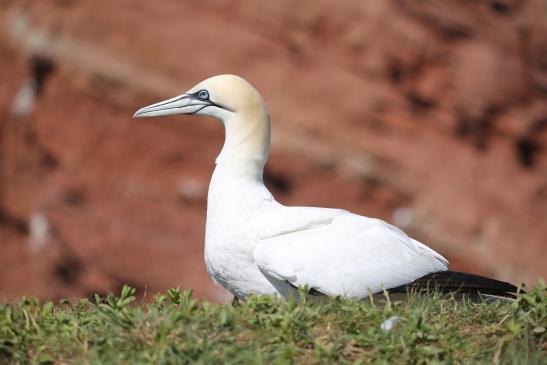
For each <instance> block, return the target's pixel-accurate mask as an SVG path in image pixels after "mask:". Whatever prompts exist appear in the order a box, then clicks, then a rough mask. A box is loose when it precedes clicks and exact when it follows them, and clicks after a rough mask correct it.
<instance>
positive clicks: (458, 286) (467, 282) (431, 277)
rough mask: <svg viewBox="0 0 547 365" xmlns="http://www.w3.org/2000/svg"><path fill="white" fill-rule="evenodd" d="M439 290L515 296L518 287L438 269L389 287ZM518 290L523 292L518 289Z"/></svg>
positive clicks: (506, 296)
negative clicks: (408, 281)
mask: <svg viewBox="0 0 547 365" xmlns="http://www.w3.org/2000/svg"><path fill="white" fill-rule="evenodd" d="M423 290H426V291H431V290H439V291H441V292H444V293H450V292H457V293H470V294H485V295H495V296H500V297H505V298H513V299H514V298H516V294H517V293H518V292H519V288H518V287H516V286H515V285H513V284H510V283H507V282H505V281H500V280H496V279H491V278H487V277H485V276H480V275H475V274H469V273H465V272H458V271H450V270H447V271H439V272H435V273H431V274H427V275H425V276H423V277H421V278H419V279H416V280H414V281H413V282H411V283H408V284H406V285H401V286H398V287H396V288H391V289H389V292H392V293H401V292H409V291H423ZM520 292H523V290H522V289H520Z"/></svg>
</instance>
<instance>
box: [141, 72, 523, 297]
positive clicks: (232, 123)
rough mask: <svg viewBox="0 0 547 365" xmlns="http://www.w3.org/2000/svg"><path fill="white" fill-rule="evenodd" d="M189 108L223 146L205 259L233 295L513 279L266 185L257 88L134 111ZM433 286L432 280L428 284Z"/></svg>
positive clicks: (204, 89) (358, 291)
mask: <svg viewBox="0 0 547 365" xmlns="http://www.w3.org/2000/svg"><path fill="white" fill-rule="evenodd" d="M171 114H195V115H205V116H211V117H214V118H216V119H218V120H220V121H221V122H222V123H223V124H224V127H225V130H226V140H225V142H224V147H223V148H222V151H221V153H220V155H219V156H218V158H217V159H216V168H215V171H214V173H213V177H212V179H211V184H210V186H209V194H208V206H207V223H206V234H205V263H206V265H207V270H208V271H209V273H210V275H211V276H212V277H213V279H214V280H215V281H216V282H218V283H220V284H221V285H222V286H223V287H224V288H226V289H227V290H229V291H230V292H232V293H233V294H234V295H235V296H237V297H239V298H241V299H245V298H246V297H247V296H248V295H249V294H252V293H254V294H275V295H281V296H283V297H289V296H295V294H296V288H298V287H304V286H306V287H307V288H308V289H309V294H310V295H328V296H341V297H348V298H364V297H366V296H368V295H369V294H371V293H372V294H374V293H379V292H382V291H383V290H384V289H386V290H391V291H394V292H401V291H406V290H407V289H408V288H422V287H425V286H427V285H429V284H430V283H434V284H439V285H440V287H441V289H443V290H460V291H461V290H464V291H471V292H477V291H480V292H484V293H490V294H497V295H503V294H505V293H507V292H514V291H515V290H516V287H514V286H512V285H510V284H507V283H503V282H500V281H497V280H493V279H488V278H483V277H480V276H476V275H472V274H464V273H457V272H451V271H447V269H448V261H447V260H446V259H445V258H444V257H443V256H441V255H440V254H438V253H437V252H435V251H434V250H432V249H431V248H429V247H427V246H426V245H424V244H423V243H421V242H418V241H416V240H414V239H412V238H410V237H408V236H407V235H406V234H405V233H404V232H403V231H401V230H400V229H398V228H396V227H395V226H392V225H390V224H388V223H386V222H384V221H382V220H380V219H374V218H368V217H364V216H360V215H357V214H353V213H350V212H348V211H345V210H341V209H327V208H312V207H287V206H284V205H282V204H280V203H278V202H277V201H276V200H275V199H274V197H273V196H272V194H271V193H270V192H269V191H268V189H267V188H266V187H265V186H264V181H263V169H264V165H265V163H266V160H267V159H268V152H269V149H270V117H269V114H268V109H267V107H266V105H265V102H264V100H263V98H262V96H261V95H260V94H259V92H258V91H257V90H256V89H255V88H254V87H253V86H252V85H251V84H249V83H248V82H247V81H245V80H244V79H242V78H241V77H238V76H234V75H221V76H215V77H211V78H209V79H207V80H204V81H202V82H200V83H199V84H197V85H196V86H194V87H193V88H191V89H190V90H188V91H187V92H185V93H183V94H182V95H180V96H177V97H175V98H172V99H168V100H165V101H162V102H159V103H156V104H152V105H150V106H147V107H144V108H141V109H139V110H138V111H137V112H136V113H135V115H134V117H135V118H140V117H153V116H160V115H171ZM431 285H433V284H431Z"/></svg>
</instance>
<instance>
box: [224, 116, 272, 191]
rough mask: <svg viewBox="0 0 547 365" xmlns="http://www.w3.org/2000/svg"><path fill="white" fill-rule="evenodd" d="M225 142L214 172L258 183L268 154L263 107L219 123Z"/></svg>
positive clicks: (266, 121) (267, 123)
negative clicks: (224, 135) (223, 132)
mask: <svg viewBox="0 0 547 365" xmlns="http://www.w3.org/2000/svg"><path fill="white" fill-rule="evenodd" d="M223 123H224V126H225V129H226V140H225V141H224V146H223V147H222V151H221V152H220V155H219V156H218V157H217V159H216V164H217V167H216V169H217V170H223V171H225V172H228V173H230V174H233V175H234V176H236V177H243V178H251V179H257V180H259V181H262V173H263V170H264V165H265V164H266V161H267V159H268V154H269V150H270V118H269V115H268V111H267V109H266V108H265V107H259V108H253V109H247V110H244V111H240V112H238V113H235V114H233V115H232V116H231V117H229V118H227V119H225V120H223Z"/></svg>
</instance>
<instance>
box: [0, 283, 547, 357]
mask: <svg viewBox="0 0 547 365" xmlns="http://www.w3.org/2000/svg"><path fill="white" fill-rule="evenodd" d="M133 294H134V290H133V289H131V288H129V287H125V288H124V289H123V290H122V292H121V294H120V295H119V296H114V295H109V296H107V297H106V298H100V297H96V298H95V300H93V301H88V300H85V299H84V300H81V301H80V302H79V303H68V302H63V303H59V304H54V303H52V302H47V303H43V304H41V303H39V302H38V301H36V300H34V299H22V300H21V301H20V302H19V303H9V304H0V364H12V363H13V364H29V363H30V364H60V363H69V364H87V363H91V364H141V363H144V364H190V363H191V364H212V363H226V364H254V363H257V364H286V363H302V364H323V363H336V364H345V363H353V364H359V363H375V364H422V363H428V364H440V363H446V364H475V363H486V364H490V363H500V364H547V333H546V331H545V328H546V327H547V288H546V286H545V284H544V283H540V284H539V285H538V286H536V287H535V288H534V290H533V291H531V292H530V294H528V295H521V296H519V298H518V300H517V301H515V302H514V303H490V304H487V303H481V304H471V303H465V302H457V301H455V300H452V299H450V298H442V297H441V296H440V295H429V296H425V295H422V296H421V295H415V294H414V295H412V296H410V297H409V298H408V299H407V300H405V301H404V302H393V301H389V300H383V301H381V302H378V301H377V302H376V303H375V304H374V305H371V303H370V302H358V301H347V300H337V299H332V300H330V301H329V302H327V303H323V304H314V303H300V304H297V303H295V302H294V301H290V302H281V301H277V300H273V299H271V298H268V297H253V298H251V299H250V300H249V301H248V302H247V303H244V304H243V303H241V304H238V303H233V304H232V305H226V304H224V305H222V304H211V303H207V302H200V303H197V302H195V301H193V300H192V299H191V298H190V291H182V292H181V291H178V290H170V291H169V292H168V293H166V294H165V295H162V294H159V295H156V297H155V302H154V303H152V304H143V303H140V304H135V298H134V297H133ZM394 315H396V316H399V317H400V318H401V320H400V322H399V323H397V324H396V325H395V326H394V327H393V329H392V330H391V331H387V332H386V331H383V330H382V329H381V324H382V322H383V321H384V320H386V319H387V318H389V317H391V316H394Z"/></svg>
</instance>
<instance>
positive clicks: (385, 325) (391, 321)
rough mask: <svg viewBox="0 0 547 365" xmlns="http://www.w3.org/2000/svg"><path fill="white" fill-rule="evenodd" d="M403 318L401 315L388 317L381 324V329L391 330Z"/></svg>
mask: <svg viewBox="0 0 547 365" xmlns="http://www.w3.org/2000/svg"><path fill="white" fill-rule="evenodd" d="M400 320H401V317H399V316H391V317H389V318H388V319H386V320H385V321H384V322H382V324H381V325H380V329H381V330H382V331H384V332H389V331H391V329H392V328H393V326H395V325H396V324H397V323H399V321H400Z"/></svg>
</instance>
